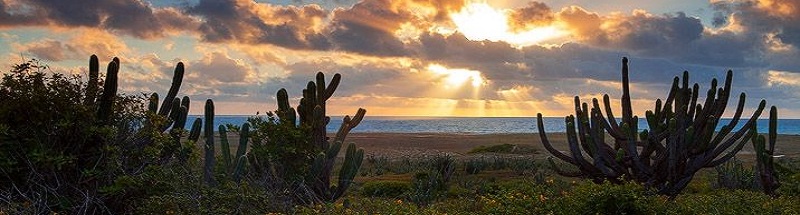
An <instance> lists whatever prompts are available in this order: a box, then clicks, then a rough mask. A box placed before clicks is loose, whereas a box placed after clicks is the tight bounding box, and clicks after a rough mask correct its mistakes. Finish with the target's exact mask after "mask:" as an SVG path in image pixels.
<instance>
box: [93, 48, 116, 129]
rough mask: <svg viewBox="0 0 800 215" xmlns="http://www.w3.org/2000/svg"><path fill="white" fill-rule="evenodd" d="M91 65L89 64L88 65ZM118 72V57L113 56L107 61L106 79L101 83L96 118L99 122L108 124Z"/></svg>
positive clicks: (111, 113) (111, 112)
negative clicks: (101, 93)
mask: <svg viewBox="0 0 800 215" xmlns="http://www.w3.org/2000/svg"><path fill="white" fill-rule="evenodd" d="M90 63H91V61H90ZM90 67H91V66H90ZM118 73H119V58H114V59H113V60H111V62H109V63H108V69H107V71H106V80H105V81H104V84H103V95H101V96H100V104H99V107H98V108H97V119H98V121H99V122H100V124H103V125H109V124H110V123H111V116H112V115H113V106H114V99H115V98H116V96H117V79H118V77H117V74H118Z"/></svg>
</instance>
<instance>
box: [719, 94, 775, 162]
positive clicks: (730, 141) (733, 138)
mask: <svg viewBox="0 0 800 215" xmlns="http://www.w3.org/2000/svg"><path fill="white" fill-rule="evenodd" d="M766 105H767V101H764V100H761V103H759V104H758V108H757V109H756V111H755V112H753V115H752V116H751V117H750V120H748V121H747V123H745V124H744V126H742V128H740V129H739V130H738V131H736V133H734V134H733V135H732V136H731V137H730V138H728V139H727V140H725V142H723V143H722V144H721V145H719V146H717V148H715V149H714V150H713V152H712V153H711V154H710V155H709V156H708V157H706V159H707V160H708V161H707V162H710V161H711V159H713V158H715V157H717V156H719V155H720V154H722V152H724V151H725V149H728V148H729V147H730V146H731V145H733V143H734V142H735V141H736V140H737V139H739V138H741V137H742V136H743V135H744V133H745V132H747V131H748V130H749V129H750V127H752V126H754V125H755V123H756V121H757V120H758V117H759V116H761V112H762V111H763V110H764V106H766Z"/></svg>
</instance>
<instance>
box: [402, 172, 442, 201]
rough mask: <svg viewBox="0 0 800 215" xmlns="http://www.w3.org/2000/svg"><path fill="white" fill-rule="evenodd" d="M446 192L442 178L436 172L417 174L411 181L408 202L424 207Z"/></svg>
mask: <svg viewBox="0 0 800 215" xmlns="http://www.w3.org/2000/svg"><path fill="white" fill-rule="evenodd" d="M446 190H447V184H445V182H444V179H442V176H441V175H440V174H439V173H438V172H436V171H425V172H419V173H417V174H415V175H414V177H413V178H412V179H411V192H410V193H409V195H408V200H409V201H411V202H413V203H414V204H416V205H417V206H420V207H424V206H427V205H428V204H430V203H431V202H433V200H436V199H437V198H439V197H441V196H442V195H443V192H444V191H446Z"/></svg>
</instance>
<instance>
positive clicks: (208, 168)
mask: <svg viewBox="0 0 800 215" xmlns="http://www.w3.org/2000/svg"><path fill="white" fill-rule="evenodd" d="M203 130H204V132H205V135H204V137H205V140H206V144H205V147H204V148H205V159H204V163H205V165H203V180H204V181H205V182H206V184H208V185H212V186H213V185H216V184H217V182H216V180H214V163H215V162H216V161H215V159H216V158H215V153H214V151H215V149H214V101H212V100H211V99H208V100H206V110H205V124H204V126H203Z"/></svg>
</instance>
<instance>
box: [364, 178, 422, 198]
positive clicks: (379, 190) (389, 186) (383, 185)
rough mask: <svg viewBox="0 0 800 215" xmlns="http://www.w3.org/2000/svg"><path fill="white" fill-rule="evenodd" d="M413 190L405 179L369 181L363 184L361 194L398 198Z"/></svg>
mask: <svg viewBox="0 0 800 215" xmlns="http://www.w3.org/2000/svg"><path fill="white" fill-rule="evenodd" d="M410 190H411V185H410V184H409V183H408V182H403V181H368V182H365V183H364V184H363V185H361V195H364V196H367V197H388V198H398V197H401V196H403V195H404V194H406V192H409V191H410Z"/></svg>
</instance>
